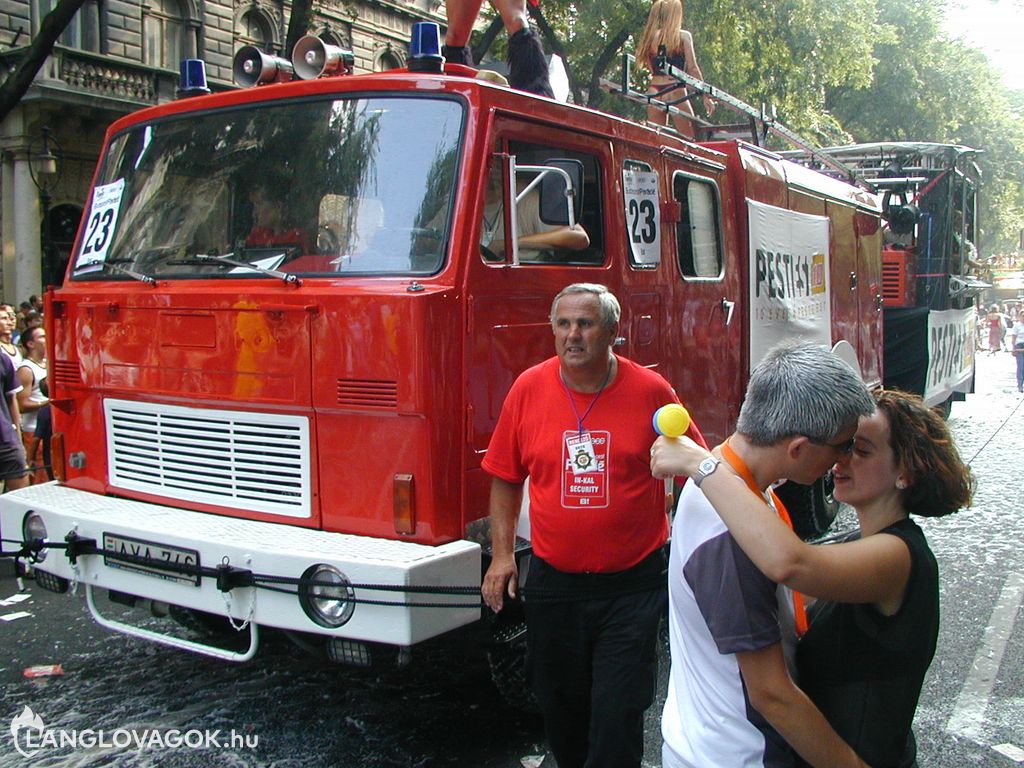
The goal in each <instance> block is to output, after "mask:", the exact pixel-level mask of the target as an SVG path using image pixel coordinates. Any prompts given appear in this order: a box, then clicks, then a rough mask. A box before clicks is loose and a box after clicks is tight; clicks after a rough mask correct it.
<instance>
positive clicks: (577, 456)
mask: <svg viewBox="0 0 1024 768" xmlns="http://www.w3.org/2000/svg"><path fill="white" fill-rule="evenodd" d="M565 447H566V449H567V450H568V453H569V466H570V467H572V473H573V474H574V475H576V476H577V477H579V476H580V475H589V474H591V473H592V472H594V471H596V470H597V454H596V453H595V452H594V440H593V438H592V437H591V436H590V433H589V432H583V433H582V434H581V433H578V432H577V433H574V434H570V435H567V436H566V438H565Z"/></svg>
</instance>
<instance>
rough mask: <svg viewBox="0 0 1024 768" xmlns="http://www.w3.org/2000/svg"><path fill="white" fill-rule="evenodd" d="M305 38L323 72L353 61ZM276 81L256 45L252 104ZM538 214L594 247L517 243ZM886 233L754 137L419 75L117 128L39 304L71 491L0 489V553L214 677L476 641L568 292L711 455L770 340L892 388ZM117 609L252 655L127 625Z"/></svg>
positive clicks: (348, 82) (113, 624)
mask: <svg viewBox="0 0 1024 768" xmlns="http://www.w3.org/2000/svg"><path fill="white" fill-rule="evenodd" d="M305 45H306V53H307V54H308V53H309V51H310V50H312V51H313V52H314V54H316V55H314V56H309V55H306V56H304V58H303V60H304V61H305V62H307V64H308V63H309V62H310V61H311V60H312V61H313V62H314V64H313V65H312V69H313V70H315V71H314V72H313V74H320V73H321V72H329V71H330V70H331V69H333V68H335V62H338V61H340V62H341V63H340V64H338V65H337V68H339V69H341V70H344V69H345V68H346V67H345V64H344V62H345V57H344V56H343V55H341V54H339V53H337V52H336V51H334V50H333V49H330V48H329V47H327V46H323V45H322V44H319V43H318V42H306V43H305ZM318 57H319V58H318ZM246 62H249V64H246ZM316 62H320V63H316ZM272 68H280V69H281V70H283V69H285V67H284V66H283V65H282V64H281V63H280V62H277V61H275V60H272V59H269V58H267V57H263V56H262V55H257V54H256V53H253V52H252V51H249V52H247V53H246V54H245V55H243V56H241V57H240V70H241V71H242V72H243V73H245V74H246V75H247V76H249V79H250V80H251V81H252V82H254V83H259V81H261V80H263V79H266V78H272V76H271V75H265V73H267V72H270V71H271V70H272ZM297 69H298V68H297ZM308 69H309V67H307V70H308ZM529 195H536V196H537V199H536V200H535V201H534V203H533V205H532V209H533V210H535V211H536V212H537V213H536V215H538V216H540V218H541V219H542V220H543V221H544V222H545V223H546V225H548V226H562V225H568V224H571V223H572V222H579V223H580V224H581V225H582V226H583V227H584V228H585V229H586V231H587V233H588V235H589V246H587V247H586V248H585V249H583V250H560V249H557V248H552V249H547V250H531V249H529V248H527V247H525V242H524V243H522V244H521V243H520V242H519V236H518V232H519V228H520V227H521V224H520V222H521V220H522V218H523V216H524V210H525V209H526V207H527V204H526V201H527V200H528V196H529ZM881 213H882V212H881V207H880V199H879V197H878V196H877V195H875V194H873V193H871V192H869V191H866V190H865V189H863V188H861V187H858V186H855V185H852V184H849V183H845V182H842V181H839V180H836V179H834V178H830V177H829V176H827V175H825V174H821V173H818V172H815V171H813V170H809V169H807V168H805V167H803V166H801V165H799V164H796V163H793V162H790V161H787V160H784V159H782V158H781V157H780V156H778V155H777V154H774V153H772V152H770V151H767V150H765V149H763V148H760V147H757V146H755V145H753V144H750V143H745V142H742V141H738V140H719V141H710V142H707V143H704V144H695V143H689V142H687V141H685V140H684V139H682V138H681V137H679V136H677V135H675V134H673V133H671V132H670V131H659V130H656V129H653V128H650V127H646V126H641V125H637V124H635V123H633V122H630V121H628V120H625V119H622V118H618V117H615V116H611V115H608V114H602V113H599V112H596V111H593V110H589V109H585V108H581V107H577V106H570V105H566V104H562V103H558V102H556V101H554V100H550V99H545V98H539V97H535V96H532V95H529V94H524V93H520V92H517V91H514V90H510V89H509V88H507V87H503V86H501V85H495V84H493V83H490V82H485V81H483V80H481V79H477V78H475V77H473V72H472V71H471V70H469V69H465V68H460V67H458V66H447V67H443V68H442V66H441V64H440V63H438V62H431V61H428V62H426V63H425V64H424V63H414V66H413V67H412V68H411V69H410V70H398V71H391V72H386V73H376V74H366V75H357V76H352V75H346V76H330V77H314V78H311V79H305V80H298V81H292V82H274V83H267V84H258V85H257V86H256V87H252V88H248V89H243V90H237V91H233V92H230V93H221V94H213V95H203V96H196V97H190V98H184V99H181V100H178V101H176V102H174V103H170V104H165V105H161V106H158V107H155V108H151V109H147V110H143V111H141V112H138V113H136V114H133V115H131V116H129V117H126V118H124V119H122V120H119V121H118V122H117V123H115V124H114V125H112V126H111V128H110V130H109V132H108V134H107V138H106V143H105V147H104V149H103V153H102V157H101V159H100V161H99V164H98V167H97V169H96V175H95V179H94V183H93V187H92V194H91V197H90V200H89V204H88V210H87V212H86V215H85V218H84V220H83V225H82V227H81V230H80V232H79V236H78V241H77V244H76V247H75V251H74V254H73V257H72V260H71V263H70V265H69V270H68V275H67V279H66V281H65V283H64V285H63V286H62V287H60V288H58V289H56V290H54V291H51V292H50V293H49V294H48V295H47V310H46V317H47V322H48V323H49V324H50V331H51V332H50V336H49V338H50V344H51V349H50V355H49V360H50V393H51V397H52V402H53V407H54V423H55V430H56V434H55V435H54V440H53V455H54V465H55V470H56V473H57V476H58V478H59V479H58V480H57V481H56V482H53V483H50V484H46V485H40V486H32V487H29V488H27V489H24V490H21V491H16V492H12V493H8V494H6V495H4V496H3V497H2V498H0V525H2V529H3V535H4V539H5V549H7V550H8V551H11V549H12V546H13V545H12V544H11V543H10V542H11V541H12V540H15V541H20V542H22V543H23V545H24V549H23V550H22V552H23V554H24V553H25V552H29V551H30V552H31V558H32V559H33V560H34V561H35V562H34V570H35V574H36V579H37V583H38V584H39V585H40V586H42V587H46V588H49V589H54V590H57V591H63V590H67V589H68V588H69V586H72V585H76V586H77V587H78V588H79V589H80V590H82V591H84V592H85V596H86V600H87V602H88V605H89V609H90V610H91V612H92V614H93V616H94V617H95V618H96V620H97V621H98V622H100V623H101V624H103V625H104V626H107V627H110V628H112V629H115V630H117V631H121V632H126V633H130V634H133V635H136V636H140V637H144V638H147V639H150V640H153V641H155V642H159V643H164V644H168V645H172V646H175V647H179V648H184V649H187V650H192V651H198V652H201V653H206V654H210V655H214V656H218V657H222V658H225V659H232V660H244V659H247V658H249V657H251V656H252V655H253V654H254V653H255V652H256V650H257V648H258V645H259V634H260V629H261V628H275V629H280V630H285V631H287V632H288V633H290V634H291V635H292V636H296V637H301V638H303V639H304V642H305V643H306V644H309V643H311V642H313V641H316V642H317V643H319V644H320V645H326V647H327V650H328V653H329V655H330V657H331V658H332V659H335V660H347V661H352V662H357V663H358V662H360V661H365V660H366V658H367V651H368V650H369V651H371V652H372V651H373V649H376V648H379V647H383V646H388V647H392V648H394V647H399V648H408V647H410V646H413V645H415V644H416V643H418V642H420V641H423V640H426V639H428V638H431V637H435V636H438V635H441V634H442V633H446V632H448V631H451V630H454V629H456V628H458V627H462V626H465V625H468V624H472V623H475V622H478V621H480V620H481V617H482V611H481V606H480V600H479V595H478V589H479V585H480V580H481V575H482V573H483V570H484V569H485V567H486V560H487V557H488V553H487V541H488V536H487V531H486V519H487V509H488V490H489V479H488V477H487V476H486V474H485V473H484V472H483V471H482V470H481V468H480V462H481V458H482V456H483V454H484V453H485V451H486V450H487V444H488V440H489V438H490V436H491V432H492V430H493V428H494V426H495V423H496V420H497V418H498V414H499V410H500V408H501V405H502V401H503V400H504V397H505V394H506V392H507V391H508V389H509V386H510V385H511V383H512V381H513V380H514V378H515V377H516V375H517V374H519V373H520V372H521V371H522V370H524V369H525V368H527V367H528V366H530V365H532V364H534V363H536V362H538V361H540V360H542V359H544V358H545V357H548V356H550V355H551V354H552V353H553V347H552V338H551V329H550V325H549V320H548V316H549V312H550V305H551V301H552V298H553V297H554V295H555V294H556V292H557V291H558V290H560V289H561V288H562V287H564V286H565V285H567V284H568V283H573V282H596V283H603V284H605V285H607V286H609V287H610V288H611V290H612V291H613V292H614V293H615V294H616V295H617V296H618V297H619V298H620V300H621V302H622V308H623V316H622V323H621V337H620V338H619V339H618V340H617V348H618V351H619V352H620V353H621V354H623V355H625V356H628V357H630V358H632V359H633V360H636V361H638V362H639V363H641V364H643V365H646V366H649V367H651V368H654V369H655V370H657V371H659V372H660V373H662V374H663V375H664V376H665V377H666V378H667V379H668V380H669V381H670V382H671V383H672V384H673V385H674V387H675V389H676V391H677V392H678V393H679V396H680V398H681V399H682V400H683V402H684V403H685V404H686V405H687V406H688V407H689V409H690V411H691V412H692V413H693V414H694V416H695V418H696V419H697V420H698V422H699V424H700V427H701V429H702V430H703V432H704V434H705V435H706V436H707V437H708V440H709V441H719V440H721V439H723V438H724V437H725V436H726V435H728V434H729V432H730V431H731V430H732V428H733V426H734V424H735V421H736V417H737V413H738V410H739V407H740V402H741V397H742V393H743V390H744V386H745V383H746V381H747V375H748V371H749V369H750V367H751V366H752V365H753V364H754V363H756V362H757V360H758V359H759V358H760V356H761V355H762V354H763V353H764V352H765V350H766V349H767V348H768V347H770V346H771V345H772V344H773V343H775V341H777V340H778V339H782V338H788V337H793V336H800V337H804V338H807V339H811V340H817V341H820V342H823V343H827V344H829V345H834V346H835V347H836V350H837V353H839V354H841V355H843V356H844V357H845V358H846V359H848V360H850V361H851V362H853V363H855V364H858V365H859V366H860V370H861V371H862V373H863V375H864V378H865V380H866V381H867V382H868V383H869V384H878V383H880V381H881V374H882V350H883V345H882V326H881V318H882V299H881V292H882V291H881V269H882V262H881V251H882V217H881ZM500 232H504V233H508V234H509V236H508V237H504V236H503V235H502V236H495V235H496V233H500ZM653 438H654V435H653V433H652V440H653ZM524 517H528V515H527V516H524ZM523 551H524V553H525V552H526V551H528V548H527V547H526V546H525V545H524V547H523ZM108 597H109V598H112V599H114V601H115V602H117V603H127V604H135V605H144V606H149V607H152V608H153V609H154V610H157V611H161V610H162V611H167V610H170V612H171V613H172V615H174V616H177V617H179V618H181V619H182V620H183V621H186V622H189V621H193V620H199V621H202V622H208V621H209V620H212V619H219V620H220V621H224V620H225V619H230V621H231V622H233V623H234V624H235V625H236V626H237V627H244V628H245V629H246V630H247V635H244V636H245V637H246V638H247V640H248V643H247V645H246V646H244V647H242V648H234V647H232V648H224V647H219V646H215V645H212V644H209V643H206V642H205V641H202V640H198V639H195V637H194V636H192V635H187V636H186V635H177V634H175V633H172V632H163V631H156V630H154V629H152V628H151V627H148V626H147V627H142V626H137V625H133V624H132V623H131V621H130V620H129V619H126V618H124V616H123V615H122V613H121V612H119V611H115V610H113V608H112V607H111V606H110V605H109V603H108V602H107V598H108ZM193 623H194V621H193Z"/></svg>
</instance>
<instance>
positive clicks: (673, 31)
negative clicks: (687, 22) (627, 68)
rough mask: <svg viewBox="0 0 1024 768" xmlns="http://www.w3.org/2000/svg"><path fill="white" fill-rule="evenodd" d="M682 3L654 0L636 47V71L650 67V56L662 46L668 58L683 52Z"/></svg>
mask: <svg viewBox="0 0 1024 768" xmlns="http://www.w3.org/2000/svg"><path fill="white" fill-rule="evenodd" d="M682 29H683V3H682V0H654V5H652V6H651V12H650V14H649V15H648V16H647V24H646V25H644V31H643V32H642V33H641V34H640V42H639V43H637V46H636V65H637V68H638V69H647V68H648V67H649V66H650V60H651V56H653V55H654V54H656V53H657V52H658V47H659V46H662V45H664V46H665V50H666V51H667V52H668V55H669V56H672V55H675V54H678V53H681V52H682V50H683V33H682Z"/></svg>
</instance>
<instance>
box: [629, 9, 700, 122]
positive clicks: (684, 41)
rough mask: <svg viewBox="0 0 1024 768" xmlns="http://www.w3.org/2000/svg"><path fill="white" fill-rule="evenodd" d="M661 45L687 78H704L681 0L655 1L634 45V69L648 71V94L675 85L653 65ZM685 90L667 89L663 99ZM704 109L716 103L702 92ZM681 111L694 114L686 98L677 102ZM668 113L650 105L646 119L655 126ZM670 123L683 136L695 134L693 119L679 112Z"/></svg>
mask: <svg viewBox="0 0 1024 768" xmlns="http://www.w3.org/2000/svg"><path fill="white" fill-rule="evenodd" d="M662 47H664V48H665V53H666V55H667V57H668V60H667V63H668V64H671V65H672V66H673V67H675V68H676V69H681V70H683V71H684V72H686V74H688V75H690V77H695V78H697V79H698V80H703V79H704V75H703V74H702V73H701V71H700V67H699V66H697V54H696V53H694V50H693V35H691V34H690V32H689V31H688V30H685V29H683V3H682V0H654V4H653V5H652V6H651V12H650V14H649V15H648V17H647V24H646V25H645V26H644V31H643V32H642V33H641V34H640V42H639V43H638V44H637V47H636V63H637V68H639V69H646V70H650V72H651V85H650V88H649V89H648V91H647V93H648V94H653V93H657V92H658V91H659V90H661V89H662V88H664V87H666V86H669V85H674V84H675V83H677V82H678V81H677V80H676V79H675V78H673V77H670V76H669V75H666V74H659V72H658V71H657V67H656V66H655V59H656V58H657V57H658V55H659V51H660V49H661V48H662ZM687 93H688V89H687V88H686V87H683V88H680V89H678V90H674V91H670V92H669V93H667V94H666V95H665V97H664V98H665V99H666V100H669V101H671V100H674V99H679V98H682V97H684V96H685V95H686V94H687ZM703 101H704V109H705V110H707V111H708V113H710V112H711V111H712V109H713V108H714V106H715V102H714V100H713V99H712V98H711V97H710V96H708V95H705V96H704V97H703ZM676 107H677V108H678V109H680V110H682V111H683V112H684V113H686V114H687V115H689V116H690V118H692V117H694V112H693V104H692V103H691V102H690V101H689V100H687V101H684V102H681V103H679V104H677V105H676ZM667 116H668V113H667V112H666V111H665V110H664V109H663V108H658V107H655V106H650V107H648V108H647V120H648V121H649V122H651V123H653V124H655V125H665V120H666V117H667ZM672 123H673V125H674V126H675V128H676V130H677V131H679V133H681V134H682V135H683V136H686V137H687V138H690V139H692V138H693V137H694V126H693V121H692V120H691V119H689V118H687V117H683V116H681V115H673V116H672Z"/></svg>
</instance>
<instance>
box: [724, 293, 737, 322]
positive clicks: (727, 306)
mask: <svg viewBox="0 0 1024 768" xmlns="http://www.w3.org/2000/svg"><path fill="white" fill-rule="evenodd" d="M734 309H736V302H735V301H729V300H728V299H722V311H723V312H725V324H726V326H728V325H729V323H731V322H732V311H733V310H734Z"/></svg>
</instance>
